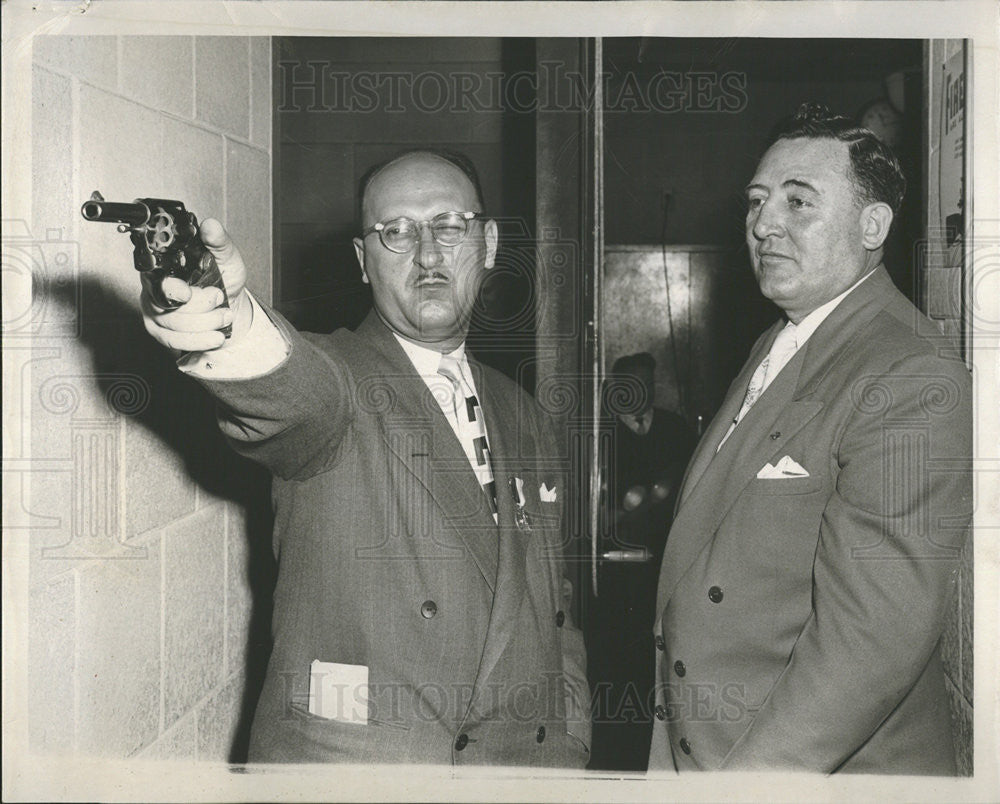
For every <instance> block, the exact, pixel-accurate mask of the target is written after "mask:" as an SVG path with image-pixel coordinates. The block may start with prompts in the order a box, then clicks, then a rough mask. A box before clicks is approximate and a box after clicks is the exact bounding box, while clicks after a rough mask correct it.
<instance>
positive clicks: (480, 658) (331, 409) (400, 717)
mask: <svg viewBox="0 0 1000 804" xmlns="http://www.w3.org/2000/svg"><path fill="white" fill-rule="evenodd" d="M362 216H363V220H362V229H361V232H360V234H359V236H358V237H357V238H355V248H356V251H357V255H358V260H359V262H360V264H361V269H362V276H363V279H364V281H365V282H367V283H369V284H370V285H371V287H372V294H373V298H374V310H373V311H372V312H371V313H370V314H369V315H368V317H367V318H366V319H365V320H364V322H363V323H362V324H361V325H360V326H359V327H358V329H357V330H356V331H355V332H349V331H346V330H339V331H337V332H334V333H333V334H331V335H311V334H304V333H299V332H296V331H295V330H294V329H293V328H292V327H291V326H290V325H289V324H288V323H287V322H286V321H285V320H284V319H283V318H282V317H281V316H280V315H278V314H277V313H275V312H274V311H272V310H269V309H267V308H266V307H265V306H264V305H262V304H260V303H259V302H257V300H256V299H254V298H253V297H252V296H251V295H250V294H249V293H248V292H247V291H246V289H245V287H244V283H245V279H246V271H245V268H244V265H243V263H242V260H241V258H240V256H239V253H238V251H237V250H236V248H235V246H234V245H233V244H232V242H231V241H230V240H229V238H228V236H227V235H226V233H225V232H224V231H223V229H222V227H221V226H220V225H219V224H218V223H217V222H215V221H211V220H208V221H205V223H204V225H203V227H202V238H203V239H204V241H205V242H206V244H207V245H208V246H209V247H210V248H211V250H212V251H213V253H214V254H215V256H216V259H217V261H218V263H219V266H220V269H221V271H222V274H223V278H224V280H225V283H226V289H227V293H228V296H229V299H230V304H231V307H230V308H229V309H226V308H223V307H219V304H220V303H221V301H222V299H221V293H220V292H219V291H218V290H217V289H214V288H202V289H199V288H194V289H192V288H190V287H188V286H187V285H185V284H183V283H181V282H179V281H178V280H167V281H166V282H165V283H164V289H165V291H166V292H167V293H168V295H170V296H171V297H172V298H174V299H176V300H177V301H181V302H184V303H183V304H182V306H180V307H179V308H177V309H175V310H171V311H164V310H162V309H160V308H157V307H155V306H154V305H153V304H152V302H151V299H150V296H149V295H148V293H145V292H144V294H143V310H144V319H145V324H146V328H147V330H148V331H149V332H150V334H151V335H152V336H153V337H154V338H155V339H156V340H157V341H159V342H160V343H162V344H163V345H165V346H168V347H171V348H174V349H178V350H181V351H184V352H186V353H187V354H186V355H185V356H184V357H183V358H182V359H181V361H180V365H181V368H182V370H185V371H187V372H189V373H190V374H192V375H193V376H195V377H197V378H198V379H199V380H200V381H201V382H202V383H203V384H204V385H205V386H206V387H207V388H208V390H209V391H210V392H211V393H212V394H213V395H214V396H215V397H216V399H217V400H218V402H219V403H220V404H219V407H220V426H221V428H222V430H223V432H224V433H225V435H226V436H227V437H228V439H229V440H230V442H231V444H232V446H233V447H234V448H235V449H236V450H237V451H239V452H240V453H242V454H244V455H246V456H248V457H250V458H253V459H254V460H257V461H259V462H260V463H262V464H263V465H265V466H266V467H267V468H268V469H269V470H270V471H271V472H272V474H273V498H274V506H275V532H274V549H275V552H276V554H277V557H278V562H279V568H278V580H277V585H276V589H275V595H274V620H273V629H272V630H273V637H274V648H273V652H272V655H271V659H270V662H269V665H268V670H267V675H266V679H265V682H264V688H263V692H262V694H261V698H260V701H259V703H258V706H257V711H256V715H255V718H254V722H253V727H252V731H251V743H250V760H251V761H257V762H326V761H333V762H356V763H370V762H372V761H377V762H413V763H428V764H507V765H534V766H571V767H573V766H575V767H582V766H583V765H584V764H586V761H587V756H588V749H587V745H588V742H589V695H588V692H587V687H586V681H585V676H584V668H585V659H584V655H583V642H582V638H581V634H580V632H579V631H578V630H577V629H576V628H575V627H574V626H573V623H572V622H571V620H570V617H569V602H570V600H569V598H570V594H569V592H570V591H571V590H570V589H569V588H568V582H567V581H566V580H565V579H564V577H563V562H562V557H561V551H562V547H563V544H564V538H563V531H562V517H561V513H560V512H561V503H562V500H563V498H564V497H565V494H566V489H565V485H564V483H563V481H562V478H561V475H560V473H559V471H558V461H557V459H556V456H557V453H556V449H555V444H554V440H553V439H552V436H551V434H550V432H549V430H548V428H547V424H546V421H545V418H544V416H543V415H542V413H541V412H540V411H539V409H538V408H537V407H536V406H535V404H534V402H533V400H532V399H531V398H530V397H529V396H528V395H526V394H524V393H523V392H522V391H520V390H519V389H518V388H517V387H516V386H515V385H514V384H513V383H512V382H511V381H510V380H508V379H507V378H505V377H503V376H501V375H500V374H498V373H496V372H495V371H492V370H491V369H488V368H486V367H485V366H482V365H480V364H479V363H477V362H476V361H474V360H473V359H472V358H471V357H470V356H469V355H468V354H467V353H466V351H465V338H466V334H467V332H468V327H469V318H470V315H471V310H472V305H473V301H474V300H475V297H476V293H477V290H478V288H479V285H480V282H481V281H482V279H483V276H484V274H485V272H486V271H487V270H489V269H490V268H491V267H492V266H493V262H494V257H495V254H496V250H497V242H498V235H497V225H496V222H495V221H493V220H490V219H489V217H487V216H486V215H485V214H484V212H483V204H482V196H481V192H480V189H479V183H478V179H477V177H476V174H475V171H474V169H473V168H472V167H471V165H469V164H468V163H467V162H466V161H465V160H464V159H462V158H461V157H458V156H456V155H452V154H444V153H438V152H430V151H415V152H408V153H406V154H403V155H402V156H399V157H397V158H395V159H394V160H392V161H390V162H388V163H387V164H384V165H382V166H381V167H379V168H377V169H375V170H373V171H372V172H370V173H369V174H368V176H367V177H366V181H365V182H364V184H363V187H362ZM230 323H231V324H232V327H233V331H232V337H231V338H230V339H229V340H226V339H225V337H224V336H223V334H222V333H221V332H219V331H218V330H219V328H221V327H224V326H227V325H228V324H230Z"/></svg>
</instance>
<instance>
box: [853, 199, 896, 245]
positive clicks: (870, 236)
mask: <svg viewBox="0 0 1000 804" xmlns="http://www.w3.org/2000/svg"><path fill="white" fill-rule="evenodd" d="M891 226H892V208H891V207H890V206H889V205H888V204H886V203H883V202H882V201H877V202H875V203H874V204H869V205H868V206H867V207H865V208H864V209H863V210H861V244H862V245H863V246H864V247H865V248H866V249H867V250H868V251H875V249H877V248H881V247H882V244H883V243H884V242H885V239H886V238H887V237H888V236H889V228H890V227H891Z"/></svg>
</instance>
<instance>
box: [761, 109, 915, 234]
mask: <svg viewBox="0 0 1000 804" xmlns="http://www.w3.org/2000/svg"><path fill="white" fill-rule="evenodd" d="M800 137H806V138H808V139H832V140H839V141H840V142H846V143H847V145H848V153H849V154H850V157H851V172H852V174H853V175H852V176H851V180H852V184H853V185H854V192H855V195H856V196H857V198H858V201H859V202H861V203H862V204H863V205H867V204H872V203H874V202H876V201H879V202H882V203H884V204H888V205H889V206H890V207H891V208H892V214H893V215H894V216H895V215H898V214H899V207H900V205H901V204H902V202H903V195H904V194H905V193H906V177H905V176H904V175H903V169H902V168H901V167H900V166H899V160H898V159H897V158H896V155H895V154H894V153H893V152H892V149H891V148H890V147H889V146H888V145H886V144H885V143H884V142H882V140H880V139H879V138H878V137H877V136H876V135H875V133H874V132H872V131H870V130H868V129H867V128H863V127H862V126H859V125H858V124H857V123H855V122H854V121H853V120H852V119H851V118H849V117H844V116H843V115H837V114H833V112H831V111H830V110H829V109H828V108H827V107H826V106H822V105H820V104H818V103H803V104H802V105H801V106H799V109H798V111H797V112H796V113H795V114H794V115H792V116H790V117H786V118H784V119H783V120H781V121H779V122H778V124H777V125H776V126H775V127H774V128H773V129H772V130H771V137H770V139H769V141H768V146H769V147H770V146H771V145H773V144H774V143H776V142H777V141H778V140H792V139H798V138H800Z"/></svg>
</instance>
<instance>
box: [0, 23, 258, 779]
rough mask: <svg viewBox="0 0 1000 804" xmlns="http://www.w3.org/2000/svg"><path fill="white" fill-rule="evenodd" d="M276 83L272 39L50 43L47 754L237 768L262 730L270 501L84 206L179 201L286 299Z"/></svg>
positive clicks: (37, 388)
mask: <svg viewBox="0 0 1000 804" xmlns="http://www.w3.org/2000/svg"><path fill="white" fill-rule="evenodd" d="M270 65H271V53H270V40H269V39H266V38H247V37H174V36H171V37H126V36H121V37H57V36H51V37H37V38H36V39H35V40H34V52H33V68H32V79H33V80H32V88H31V90H32V115H33V117H32V149H31V159H32V176H33V192H32V215H31V221H30V222H29V225H30V227H31V236H33V238H34V240H35V241H44V242H40V243H38V244H37V245H36V246H35V247H34V248H35V251H36V252H38V259H37V260H36V262H37V264H38V265H39V266H40V268H39V269H38V270H37V271H36V276H35V286H34V290H35V305H34V308H33V314H32V317H31V320H30V321H27V323H26V324H25V332H23V333H19V334H30V335H31V336H33V337H32V338H31V339H30V340H29V341H26V342H25V346H26V347H27V348H26V350H24V351H22V352H20V353H19V358H20V359H21V360H23V363H24V368H25V371H24V376H25V377H28V376H30V383H29V384H28V385H27V386H26V390H25V392H24V393H25V395H26V396H27V395H29V394H30V399H25V400H24V401H25V405H26V407H30V412H31V432H30V468H31V471H30V473H29V474H30V477H29V478H28V479H27V480H28V481H30V483H26V488H29V486H30V491H28V492H26V499H28V500H30V503H29V504H28V505H27V506H26V508H27V510H29V511H30V516H31V530H30V534H31V552H30V557H29V586H30V594H29V607H28V616H29V622H28V641H29V656H28V662H29V669H28V675H29V705H28V707H27V712H28V714H29V744H30V749H31V751H32V752H41V753H52V752H69V753H71V754H73V753H78V754H97V755H103V756H108V757H131V756H136V755H142V756H147V757H187V758H197V759H202V760H226V759H228V758H229V757H230V753H231V750H232V746H233V741H234V736H235V735H236V734H237V730H238V728H239V727H241V726H242V727H243V728H244V729H245V725H246V716H245V715H242V714H241V713H242V712H243V710H244V708H245V702H244V686H245V679H246V676H247V667H248V661H249V659H248V648H247V643H248V640H247V634H248V632H249V629H250V620H251V616H252V615H253V612H254V609H253V600H252V597H251V593H250V584H249V582H248V578H249V574H250V572H251V571H253V569H254V567H253V562H254V558H253V548H252V547H251V545H252V544H253V540H254V539H258V541H259V539H260V538H261V533H263V534H264V536H263V538H265V539H266V530H267V525H266V523H263V522H261V521H260V517H261V513H260V511H259V505H258V507H257V509H255V508H254V505H255V500H256V501H260V500H264V499H266V486H265V485H263V483H264V482H265V481H264V480H263V479H262V477H261V475H260V473H259V472H257V471H256V470H255V468H254V467H251V466H250V465H249V464H245V463H243V462H241V461H240V460H238V459H236V458H234V457H230V456H229V453H227V452H226V450H225V448H224V446H223V445H222V442H221V439H220V437H219V436H218V434H217V432H216V431H215V428H214V424H213V411H212V405H211V402H210V400H209V399H208V398H207V396H206V395H205V394H204V393H203V392H202V391H201V389H200V388H199V386H197V384H196V383H194V382H193V381H192V380H190V379H188V378H186V377H183V376H182V375H180V374H179V372H177V371H176V369H175V368H174V366H173V363H172V358H171V356H170V355H168V354H166V353H165V351H164V350H162V349H160V348H159V347H157V346H156V345H155V344H153V343H152V341H151V340H150V339H149V338H148V336H147V335H146V334H145V332H144V330H143V329H142V325H141V322H140V319H139V313H138V293H139V281H138V277H137V275H136V274H135V272H134V270H133V269H132V259H131V246H130V244H129V241H128V238H127V236H125V235H122V234H119V233H117V232H116V231H115V227H114V226H113V225H111V224H95V223H87V222H85V221H83V220H82V219H81V217H80V213H79V208H80V204H81V202H82V201H83V200H84V199H86V198H87V197H88V196H89V195H90V193H91V192H92V191H93V190H95V189H99V190H100V191H101V192H102V193H103V194H104V196H105V197H106V198H108V199H109V200H122V201H131V200H132V199H133V198H135V197H141V196H152V197H163V198H176V199H180V200H183V201H184V202H185V203H186V204H187V206H188V208H189V209H191V210H193V211H194V212H196V214H198V215H199V216H200V217H209V216H213V217H217V218H220V219H221V220H222V221H223V222H224V223H225V224H226V225H227V227H228V228H229V229H230V231H231V232H232V234H233V236H234V238H235V239H236V241H237V243H238V244H239V246H240V248H241V250H242V252H243V254H244V257H245V259H246V262H247V265H248V268H249V273H250V286H251V287H252V288H253V290H255V291H256V292H257V294H259V296H260V297H262V298H264V299H268V300H269V299H270V288H271V230H270V223H269V221H270V209H271V133H270V132H271V74H270V73H271V66H270ZM5 234H6V233H5ZM248 511H249V513H248Z"/></svg>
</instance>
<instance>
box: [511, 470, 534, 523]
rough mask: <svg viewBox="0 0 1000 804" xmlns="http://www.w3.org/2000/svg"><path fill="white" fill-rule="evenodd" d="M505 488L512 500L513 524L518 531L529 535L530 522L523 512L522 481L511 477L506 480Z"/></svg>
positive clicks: (526, 514)
mask: <svg viewBox="0 0 1000 804" xmlns="http://www.w3.org/2000/svg"><path fill="white" fill-rule="evenodd" d="M507 487H508V488H509V489H510V496H511V498H512V499H513V500H514V524H515V525H517V527H518V529H519V530H523V531H525V532H526V533H531V520H530V519H529V518H528V512H527V511H525V510H524V504H525V499H524V481H523V480H521V478H519V477H515V476H514V475H511V476H510V478H509V479H508V480H507Z"/></svg>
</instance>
